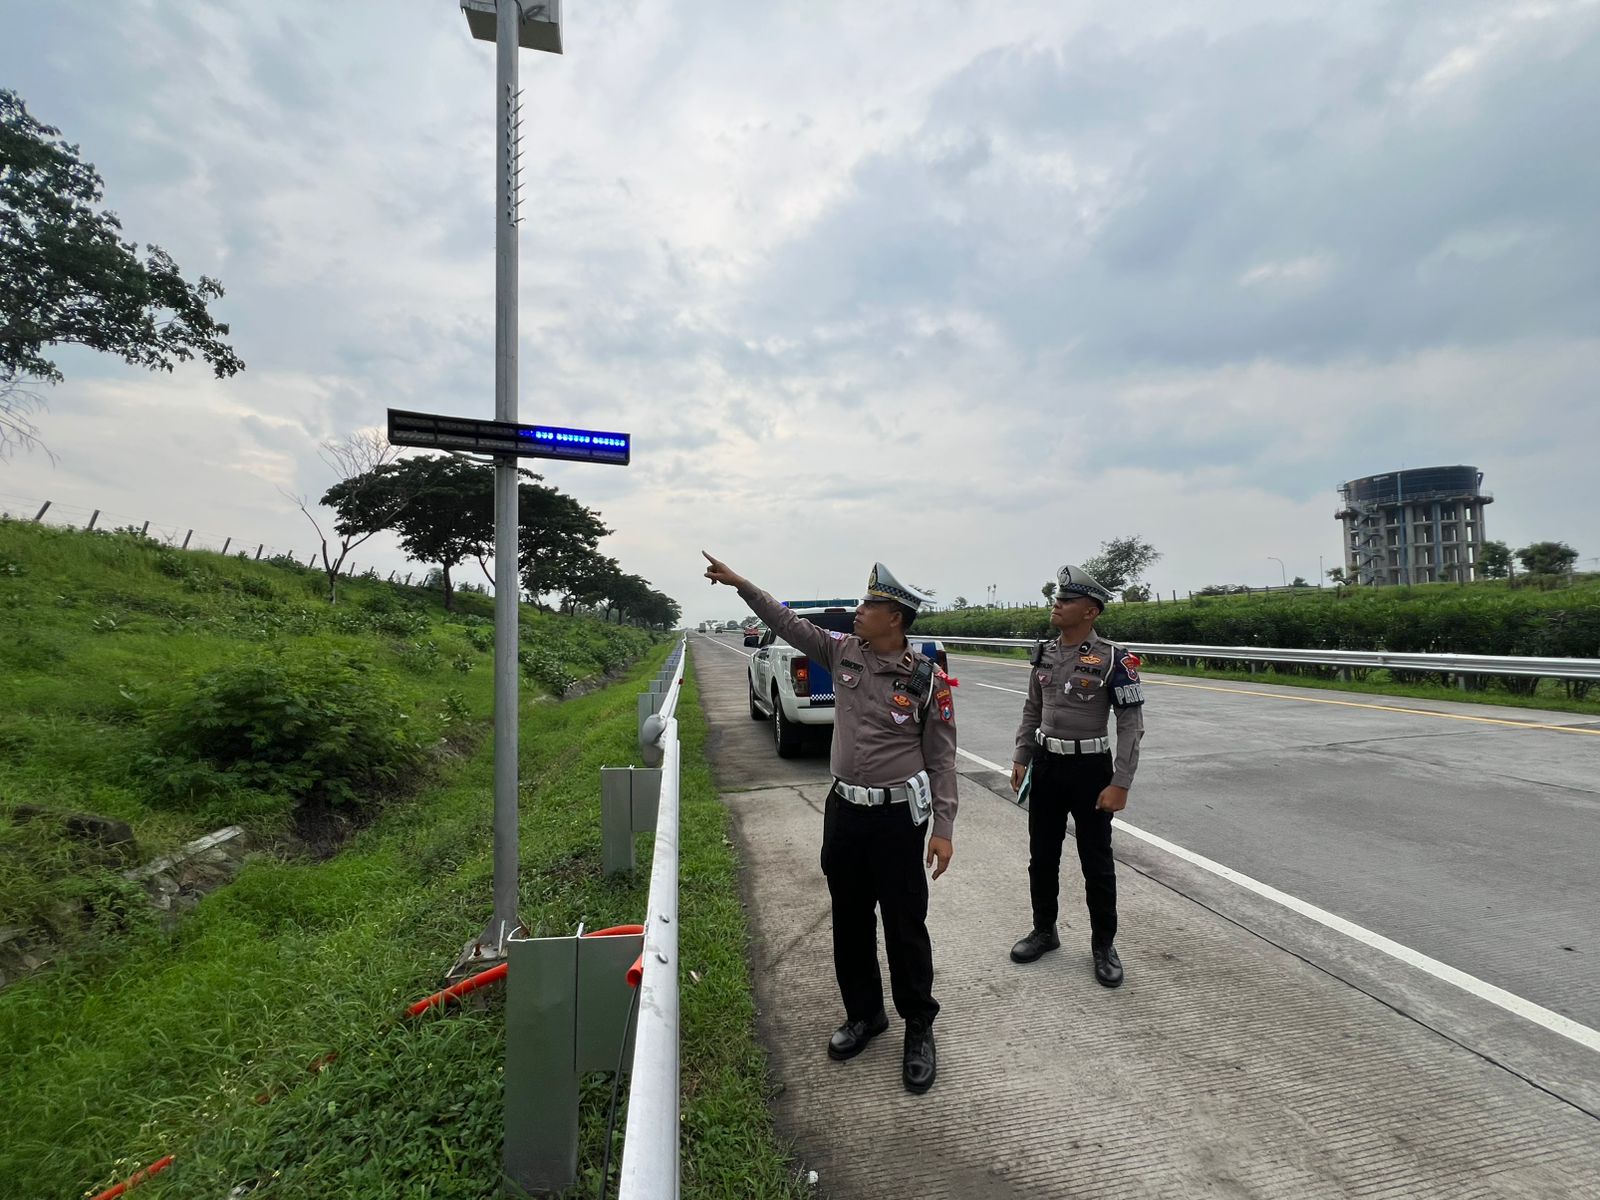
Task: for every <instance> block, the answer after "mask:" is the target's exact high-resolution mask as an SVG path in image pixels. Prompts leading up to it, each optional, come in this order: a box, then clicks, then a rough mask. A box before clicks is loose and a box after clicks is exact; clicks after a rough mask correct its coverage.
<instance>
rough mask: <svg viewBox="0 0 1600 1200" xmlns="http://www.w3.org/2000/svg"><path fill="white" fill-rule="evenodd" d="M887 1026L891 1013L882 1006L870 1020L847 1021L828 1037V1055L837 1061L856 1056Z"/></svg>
mask: <svg viewBox="0 0 1600 1200" xmlns="http://www.w3.org/2000/svg"><path fill="white" fill-rule="evenodd" d="M887 1028H889V1014H888V1013H886V1012H884V1011H883V1009H881V1008H880V1009H879V1010H878V1015H877V1016H875V1017H873V1018H872V1019H871V1020H870V1021H846V1022H845V1023H844V1024H843V1025H841V1026H839V1028H837V1029H835V1030H834V1031H833V1036H832V1037H831V1038H829V1039H828V1057H829V1058H831V1059H833V1060H834V1061H836V1062H843V1061H844V1060H845V1059H847V1058H854V1057H855V1056H856V1055H858V1054H860V1053H861V1052H862V1051H863V1050H865V1049H866V1048H867V1043H868V1042H870V1041H871V1040H872V1039H873V1038H875V1037H877V1036H878V1035H879V1034H880V1033H882V1032H883V1031H884V1030H885V1029H887Z"/></svg>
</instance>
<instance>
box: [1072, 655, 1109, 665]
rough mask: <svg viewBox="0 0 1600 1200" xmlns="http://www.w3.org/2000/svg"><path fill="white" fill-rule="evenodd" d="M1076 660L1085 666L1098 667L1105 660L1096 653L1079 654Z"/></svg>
mask: <svg viewBox="0 0 1600 1200" xmlns="http://www.w3.org/2000/svg"><path fill="white" fill-rule="evenodd" d="M1078 661H1079V662H1080V663H1081V664H1083V665H1084V666H1086V667H1098V666H1099V665H1100V664H1101V663H1103V662H1105V661H1106V660H1105V659H1104V658H1102V657H1101V656H1100V655H1098V654H1080V655H1078Z"/></svg>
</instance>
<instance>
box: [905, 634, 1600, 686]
mask: <svg viewBox="0 0 1600 1200" xmlns="http://www.w3.org/2000/svg"><path fill="white" fill-rule="evenodd" d="M927 636H928V637H933V638H937V639H939V640H940V641H941V642H945V643H946V644H948V645H953V646H1000V647H1016V646H1023V647H1031V646H1033V645H1034V644H1035V643H1036V642H1037V641H1038V639H1037V638H983V637H963V636H961V635H960V634H950V633H930V634H928V635H927ZM1117 644H1118V645H1119V646H1126V647H1127V648H1128V649H1130V650H1132V651H1133V652H1134V653H1135V654H1147V655H1152V656H1155V657H1158V658H1192V659H1197V660H1199V661H1202V662H1203V661H1205V660H1207V659H1220V660H1224V661H1231V662H1251V663H1257V662H1260V663H1297V664H1300V665H1302V666H1324V667H1340V668H1343V669H1346V670H1348V669H1349V668H1351V667H1383V668H1387V669H1391V670H1396V671H1434V672H1437V673H1440V674H1444V675H1520V676H1532V677H1538V678H1541V679H1577V680H1587V681H1591V682H1600V658H1531V657H1523V656H1519V655H1509V654H1504V655H1503V654H1406V653H1400V652H1398V651H1390V650H1295V649H1278V648H1274V647H1268V646H1190V645H1182V644H1178V643H1172V642H1118V643H1117Z"/></svg>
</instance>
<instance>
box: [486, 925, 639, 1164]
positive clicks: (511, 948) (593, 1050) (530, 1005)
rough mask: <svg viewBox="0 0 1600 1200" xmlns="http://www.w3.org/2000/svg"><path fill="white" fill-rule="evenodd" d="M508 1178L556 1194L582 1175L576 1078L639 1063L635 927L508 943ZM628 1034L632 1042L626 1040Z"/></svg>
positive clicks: (526, 939) (506, 1146)
mask: <svg viewBox="0 0 1600 1200" xmlns="http://www.w3.org/2000/svg"><path fill="white" fill-rule="evenodd" d="M505 947H506V958H507V963H508V968H507V974H506V1074H505V1150H504V1158H503V1163H504V1167H505V1173H506V1177H507V1179H509V1180H510V1181H511V1182H512V1183H514V1184H515V1185H517V1186H518V1187H520V1188H523V1189H525V1190H527V1191H530V1192H538V1193H545V1192H559V1191H564V1190H565V1189H567V1188H569V1187H571V1186H572V1185H573V1183H575V1182H576V1181H577V1176H578V1080H579V1077H580V1076H581V1075H583V1074H585V1073H586V1072H589V1071H610V1070H615V1069H616V1065H617V1051H618V1049H619V1048H621V1050H622V1063H623V1069H624V1070H628V1069H629V1064H631V1063H632V1061H633V1046H632V1040H633V1035H632V1031H631V1030H628V1029H627V1025H628V1010H629V1008H630V1007H631V1006H632V999H633V997H632V994H631V992H630V989H629V988H628V984H627V980H626V972H627V970H628V968H629V967H630V966H631V965H632V964H633V962H634V960H635V959H637V958H638V957H639V954H640V952H641V951H642V950H643V948H644V938H643V937H641V936H640V935H638V934H624V935H620V936H612V937H596V938H586V937H583V936H582V934H581V931H580V933H579V935H578V936H576V937H555V938H508V939H507V940H506V942H505ZM624 1032H627V1035H628V1044H626V1045H623V1044H622V1039H623V1034H624Z"/></svg>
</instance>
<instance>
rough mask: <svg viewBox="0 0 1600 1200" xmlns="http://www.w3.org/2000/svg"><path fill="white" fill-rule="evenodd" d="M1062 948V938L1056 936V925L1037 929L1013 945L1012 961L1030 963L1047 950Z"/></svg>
mask: <svg viewBox="0 0 1600 1200" xmlns="http://www.w3.org/2000/svg"><path fill="white" fill-rule="evenodd" d="M1059 949H1061V939H1060V938H1059V937H1057V936H1056V927H1055V926H1054V925H1052V926H1050V928H1049V929H1035V930H1034V931H1033V932H1032V933H1030V934H1029V935H1028V936H1027V937H1025V938H1023V939H1022V940H1021V941H1020V942H1018V943H1017V944H1016V945H1015V946H1013V947H1011V961H1012V962H1019V963H1030V962H1033V961H1034V960H1035V959H1037V958H1039V957H1040V956H1041V955H1043V954H1044V953H1045V952H1046V951H1049V950H1059Z"/></svg>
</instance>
